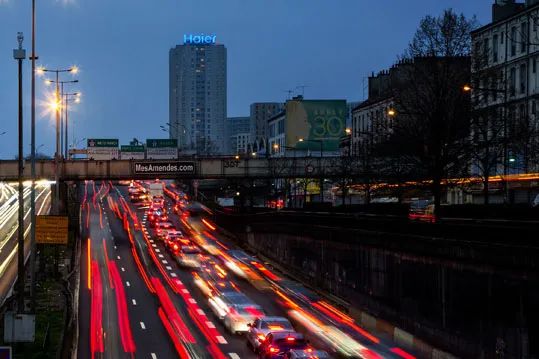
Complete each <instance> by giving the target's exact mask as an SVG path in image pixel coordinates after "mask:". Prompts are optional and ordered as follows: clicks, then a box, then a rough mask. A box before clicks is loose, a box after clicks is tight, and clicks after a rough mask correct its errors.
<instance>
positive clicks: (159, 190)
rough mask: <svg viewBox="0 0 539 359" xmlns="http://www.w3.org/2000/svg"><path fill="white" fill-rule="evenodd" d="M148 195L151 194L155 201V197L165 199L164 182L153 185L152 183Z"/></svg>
mask: <svg viewBox="0 0 539 359" xmlns="http://www.w3.org/2000/svg"><path fill="white" fill-rule="evenodd" d="M148 193H149V195H150V197H151V199H153V198H154V197H161V198H163V182H152V183H150V187H149V190H148Z"/></svg>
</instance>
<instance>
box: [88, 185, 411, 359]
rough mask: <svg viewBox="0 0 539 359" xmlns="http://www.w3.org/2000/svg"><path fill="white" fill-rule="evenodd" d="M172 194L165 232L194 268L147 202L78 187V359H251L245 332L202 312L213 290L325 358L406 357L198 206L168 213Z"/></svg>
mask: <svg viewBox="0 0 539 359" xmlns="http://www.w3.org/2000/svg"><path fill="white" fill-rule="evenodd" d="M147 185H148V184H147V183H140V184H137V185H136V186H139V187H141V188H142V187H147ZM175 191H176V190H175V189H174V188H172V187H170V186H167V193H168V194H169V195H170V196H165V207H167V208H168V217H169V220H170V221H171V222H172V223H173V225H174V227H176V229H179V230H180V231H181V232H183V234H184V236H185V237H186V238H188V239H189V240H190V241H191V243H192V245H193V246H194V247H196V248H197V250H200V251H201V254H200V255H198V257H197V258H200V267H197V268H191V269H186V268H185V267H182V266H180V265H179V264H178V263H177V261H176V258H175V257H174V256H172V255H171V251H169V250H167V248H166V246H165V243H164V241H163V240H160V239H158V238H157V237H156V232H155V230H154V229H153V228H152V227H151V226H150V225H149V223H150V222H149V219H148V213H147V209H148V205H140V204H134V203H132V202H131V201H130V199H129V198H130V197H129V193H128V188H127V186H125V185H113V184H112V182H110V181H105V182H93V181H87V182H86V183H85V186H84V189H83V191H82V192H81V194H80V195H81V197H82V200H81V214H82V218H81V223H82V238H83V250H82V254H81V271H80V275H81V278H80V279H81V281H80V282H81V286H80V292H79V298H80V299H79V301H80V302H79V341H78V357H79V358H124V357H125V358H131V357H137V358H153V359H156V358H174V357H180V358H233V359H234V358H255V357H256V355H255V354H254V352H253V351H252V350H251V349H250V348H249V347H248V346H247V341H246V338H245V335H239V334H235V333H231V331H229V330H228V329H227V327H225V325H224V321H223V320H220V319H219V317H218V316H217V315H215V314H214V311H212V304H213V308H218V306H216V305H215V303H217V302H218V301H219V299H218V297H219V296H218V293H219V286H222V287H226V288H230V290H231V291H234V292H237V293H243V294H245V295H246V296H247V297H248V298H250V299H251V300H252V301H253V302H254V303H255V304H256V307H254V306H253V307H252V308H248V309H249V310H252V311H249V313H251V314H252V315H253V316H256V317H260V316H263V315H264V314H265V315H267V316H283V317H287V318H288V319H289V320H290V321H291V322H292V324H293V326H294V328H295V329H296V331H298V332H301V333H303V334H304V335H305V337H306V338H307V339H308V340H309V341H310V344H311V345H312V346H313V347H314V348H316V349H321V350H325V351H327V352H328V353H329V354H330V355H332V356H333V357H355V358H406V359H410V358H415V356H414V355H413V354H412V353H408V352H406V351H404V350H403V349H402V348H399V347H398V346H397V345H395V343H392V342H390V341H388V340H387V339H386V338H384V337H380V336H377V334H375V333H370V332H367V331H366V330H364V329H363V328H361V327H359V326H358V325H357V324H356V323H355V322H354V320H353V319H352V318H350V317H349V316H347V315H346V314H345V313H342V312H341V311H339V310H338V309H337V308H335V307H334V306H333V305H332V304H331V303H329V302H327V301H326V300H324V299H323V298H321V297H320V296H318V295H317V294H315V293H313V292H312V291H310V290H308V289H307V288H304V287H303V286H302V285H300V284H299V283H296V282H294V281H292V280H290V279H287V278H286V275H285V274H283V273H278V272H276V271H274V270H273V269H272V268H270V267H269V266H268V265H267V264H266V263H263V262H262V261H260V260H258V259H257V258H256V257H251V256H248V255H247V254H245V253H244V252H240V251H238V250H239V248H236V247H235V246H234V244H233V243H231V242H230V241H228V240H227V239H226V238H225V237H223V236H221V235H220V234H219V231H218V230H217V228H216V227H215V225H214V224H213V223H212V222H211V219H210V216H209V214H208V213H207V212H206V210H205V208H204V207H203V206H200V205H198V204H196V203H188V204H187V205H185V206H184V208H183V209H182V210H180V211H178V214H176V213H175V211H174V205H175V204H176V201H175V200H173V199H172V198H171V197H174V194H175V193H177V192H175ZM210 289H211V290H210ZM209 292H211V294H209ZM222 292H224V290H222ZM216 293H217V294H216ZM219 298H220V297H219Z"/></svg>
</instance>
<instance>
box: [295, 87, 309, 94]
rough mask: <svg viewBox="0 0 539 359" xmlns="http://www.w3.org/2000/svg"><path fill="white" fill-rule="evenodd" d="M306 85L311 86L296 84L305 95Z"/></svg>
mask: <svg viewBox="0 0 539 359" xmlns="http://www.w3.org/2000/svg"><path fill="white" fill-rule="evenodd" d="M305 87H309V86H307V85H299V86H296V88H297V89H301V96H303V95H304V94H305Z"/></svg>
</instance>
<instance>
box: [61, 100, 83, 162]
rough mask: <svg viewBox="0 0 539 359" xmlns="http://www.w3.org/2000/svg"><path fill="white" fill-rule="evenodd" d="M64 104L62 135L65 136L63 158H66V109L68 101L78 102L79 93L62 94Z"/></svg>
mask: <svg viewBox="0 0 539 359" xmlns="http://www.w3.org/2000/svg"><path fill="white" fill-rule="evenodd" d="M64 97H65V98H64V104H65V117H64V125H65V131H64V134H65V140H64V158H66V159H67V158H68V151H67V142H68V138H67V133H68V132H67V129H68V126H67V124H68V107H69V102H70V101H73V102H75V103H79V102H80V92H73V93H64Z"/></svg>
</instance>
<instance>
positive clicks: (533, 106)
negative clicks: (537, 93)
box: [532, 100, 537, 115]
mask: <svg viewBox="0 0 539 359" xmlns="http://www.w3.org/2000/svg"><path fill="white" fill-rule="evenodd" d="M535 106H536V105H535V100H533V101H532V115H535V112H536V111H537V109H536V107H535Z"/></svg>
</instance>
